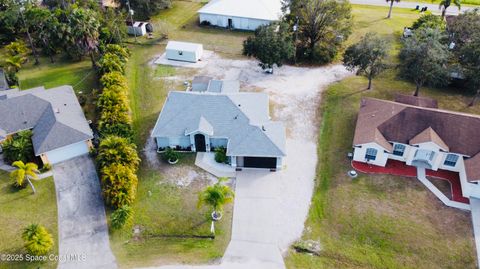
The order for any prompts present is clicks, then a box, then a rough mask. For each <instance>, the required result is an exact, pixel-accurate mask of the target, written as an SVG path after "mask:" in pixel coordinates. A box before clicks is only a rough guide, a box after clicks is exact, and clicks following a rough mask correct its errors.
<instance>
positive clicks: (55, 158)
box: [46, 142, 89, 164]
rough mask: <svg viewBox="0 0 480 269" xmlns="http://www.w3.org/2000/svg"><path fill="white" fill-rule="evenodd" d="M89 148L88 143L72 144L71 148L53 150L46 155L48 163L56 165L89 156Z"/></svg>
mask: <svg viewBox="0 0 480 269" xmlns="http://www.w3.org/2000/svg"><path fill="white" fill-rule="evenodd" d="M88 151H89V150H88V146H87V143H86V142H80V143H76V144H72V145H70V146H66V147H63V148H59V149H56V150H52V151H49V152H47V153H46V155H47V158H48V161H49V162H50V163H51V164H56V163H59V162H62V161H66V160H68V159H71V158H74V157H77V156H80V155H83V154H87V153H88Z"/></svg>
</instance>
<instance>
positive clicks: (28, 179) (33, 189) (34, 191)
mask: <svg viewBox="0 0 480 269" xmlns="http://www.w3.org/2000/svg"><path fill="white" fill-rule="evenodd" d="M27 182H28V184H29V185H30V187H31V188H32V191H33V194H35V193H37V191H36V190H35V186H33V183H32V181H30V178H28V177H27Z"/></svg>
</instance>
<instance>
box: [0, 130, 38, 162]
mask: <svg viewBox="0 0 480 269" xmlns="http://www.w3.org/2000/svg"><path fill="white" fill-rule="evenodd" d="M32 135H33V133H32V131H30V130H27V131H21V132H18V133H17V134H14V135H13V136H12V137H11V138H9V139H7V140H6V141H5V142H3V144H2V148H3V156H4V159H5V161H6V162H7V163H8V164H12V163H13V162H15V161H22V162H24V163H28V162H30V161H33V159H34V154H33V144H32Z"/></svg>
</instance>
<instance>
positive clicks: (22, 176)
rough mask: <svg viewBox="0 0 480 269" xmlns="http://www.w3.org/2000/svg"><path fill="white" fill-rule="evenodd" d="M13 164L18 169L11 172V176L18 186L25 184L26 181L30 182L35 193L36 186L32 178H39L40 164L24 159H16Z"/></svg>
mask: <svg viewBox="0 0 480 269" xmlns="http://www.w3.org/2000/svg"><path fill="white" fill-rule="evenodd" d="M12 166H14V167H17V168H18V169H17V170H15V171H12V172H11V173H10V177H11V178H12V179H13V180H14V181H15V182H14V184H15V185H16V186H23V185H24V184H25V181H27V182H28V184H30V187H31V188H32V190H33V194H35V193H36V190H35V187H34V186H33V184H32V181H31V179H37V178H38V175H37V173H38V166H37V165H36V164H34V163H26V164H25V163H24V162H22V161H16V162H14V163H13V164H12Z"/></svg>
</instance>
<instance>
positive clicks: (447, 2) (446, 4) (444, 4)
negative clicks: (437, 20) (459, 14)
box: [438, 0, 462, 19]
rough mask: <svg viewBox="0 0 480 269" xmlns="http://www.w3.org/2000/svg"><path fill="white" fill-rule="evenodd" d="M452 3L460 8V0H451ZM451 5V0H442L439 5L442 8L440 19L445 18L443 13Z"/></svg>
mask: <svg viewBox="0 0 480 269" xmlns="http://www.w3.org/2000/svg"><path fill="white" fill-rule="evenodd" d="M453 4H454V5H455V6H457V7H458V10H460V8H461V5H462V2H461V0H453ZM451 5H452V0H442V1H441V2H440V5H439V7H438V8H439V9H441V10H442V19H443V18H445V14H446V13H447V8H448V7H450V6H451Z"/></svg>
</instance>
